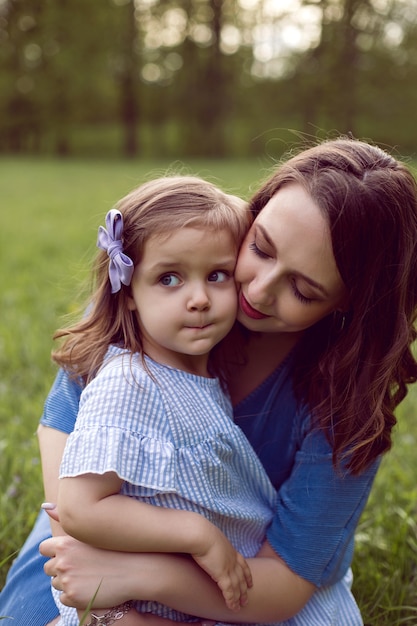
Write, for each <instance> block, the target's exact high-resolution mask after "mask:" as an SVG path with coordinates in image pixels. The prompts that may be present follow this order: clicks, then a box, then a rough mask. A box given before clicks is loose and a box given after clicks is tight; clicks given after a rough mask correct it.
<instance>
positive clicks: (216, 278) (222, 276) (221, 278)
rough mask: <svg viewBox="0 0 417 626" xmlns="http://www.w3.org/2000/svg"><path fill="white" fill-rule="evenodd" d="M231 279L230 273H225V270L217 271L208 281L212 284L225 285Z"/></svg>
mask: <svg viewBox="0 0 417 626" xmlns="http://www.w3.org/2000/svg"><path fill="white" fill-rule="evenodd" d="M229 277H230V274H229V273H228V272H224V271H223V270H216V271H215V272H212V273H211V274H210V275H209V277H208V281H209V282H210V283H224V282H226V280H227V279H228V278H229Z"/></svg>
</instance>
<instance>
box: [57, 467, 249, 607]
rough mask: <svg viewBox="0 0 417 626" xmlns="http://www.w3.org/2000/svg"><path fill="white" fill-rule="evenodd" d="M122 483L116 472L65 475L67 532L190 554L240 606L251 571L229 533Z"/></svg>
mask: <svg viewBox="0 0 417 626" xmlns="http://www.w3.org/2000/svg"><path fill="white" fill-rule="evenodd" d="M122 483H123V481H122V480H121V479H120V478H119V477H118V476H117V474H116V473H115V472H107V473H106V474H102V475H98V474H83V475H81V476H77V477H71V478H63V479H61V481H60V487H59V494H58V511H59V516H60V520H61V524H62V527H63V528H64V530H65V532H67V533H68V534H69V535H71V536H73V537H75V538H76V539H78V540H80V541H82V542H83V543H87V544H90V545H93V546H95V547H98V548H104V549H107V550H116V551H122V552H123V551H126V552H180V553H186V554H190V555H191V556H192V557H193V559H194V560H195V561H196V562H197V563H198V565H200V567H201V568H202V569H203V570H204V571H205V572H206V573H207V574H209V576H210V577H211V578H212V579H213V580H214V581H215V582H216V583H217V585H218V586H219V588H220V589H221V591H222V593H223V597H224V599H225V601H226V604H227V606H228V607H229V609H231V610H238V609H239V607H240V605H241V604H244V603H245V602H246V600H247V589H248V587H249V586H250V585H251V573H250V569H249V567H248V565H247V563H246V561H245V559H244V558H243V556H242V555H241V554H239V553H238V552H237V551H236V550H235V549H234V547H233V546H232V544H231V543H230V542H229V540H228V539H227V538H226V537H225V535H224V534H223V533H222V532H221V531H220V530H219V529H218V528H217V527H216V526H214V525H213V524H212V523H211V522H209V521H208V520H207V519H206V518H205V517H203V516H202V515H199V514H198V513H194V512H191V511H184V510H177V509H169V508H163V507H157V506H153V505H149V504H147V503H144V502H140V501H138V500H135V499H134V498H130V497H127V496H125V495H121V494H119V492H120V489H121V486H122Z"/></svg>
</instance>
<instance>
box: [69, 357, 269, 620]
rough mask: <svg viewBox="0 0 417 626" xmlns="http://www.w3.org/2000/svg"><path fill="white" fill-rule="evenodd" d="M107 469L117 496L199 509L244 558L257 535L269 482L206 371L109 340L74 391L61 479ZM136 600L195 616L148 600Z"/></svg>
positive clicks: (265, 517)
mask: <svg viewBox="0 0 417 626" xmlns="http://www.w3.org/2000/svg"><path fill="white" fill-rule="evenodd" d="M110 471H111V472H116V473H117V474H118V476H119V477H120V478H121V479H122V480H123V481H124V482H123V485H122V489H121V493H123V494H125V495H126V496H130V497H134V498H137V499H139V500H141V501H145V502H147V503H149V504H153V505H155V506H161V507H169V508H176V509H185V510H189V511H195V512H197V513H200V514H201V515H204V516H205V517H206V518H207V519H209V520H210V521H211V522H212V523H213V524H215V525H216V526H217V527H218V528H220V529H221V530H222V531H223V533H224V534H225V535H226V536H227V538H228V539H229V540H230V542H231V543H232V544H233V545H234V546H235V548H236V549H237V550H239V552H241V553H242V554H243V555H244V556H245V557H253V556H255V555H256V554H257V552H258V551H259V549H260V547H261V545H262V542H263V540H264V539H265V535H266V529H267V527H268V525H269V524H270V522H271V520H272V516H273V512H274V508H275V504H276V490H275V489H274V487H273V486H272V484H271V482H270V480H269V478H268V476H267V474H266V472H265V470H264V468H263V466H262V464H261V462H260V461H259V459H258V457H257V455H256V454H255V452H254V450H253V449H252V447H251V445H250V443H249V441H248V440H247V438H246V436H245V435H244V434H243V432H242V430H241V429H240V428H239V427H238V426H237V425H236V424H235V423H234V422H233V412H232V406H231V403H230V400H229V398H228V397H227V396H226V395H225V393H224V392H223V390H222V388H221V385H220V383H219V381H218V380H217V379H216V378H205V377H200V376H196V375H193V374H190V373H187V372H184V371H181V370H176V369H173V368H171V367H167V366H164V365H160V364H159V363H156V362H155V361H153V360H151V359H149V358H147V357H145V361H144V362H143V361H142V358H141V356H140V355H138V354H134V355H131V353H129V352H127V351H126V350H122V349H120V348H117V347H115V346H112V347H111V348H110V349H109V351H108V354H107V357H106V359H105V364H104V366H103V367H102V368H101V370H100V372H99V373H98V375H97V376H96V377H95V378H94V380H93V381H92V382H91V383H90V384H89V385H87V387H86V388H85V390H84V391H83V393H82V395H81V400H80V409H79V414H78V418H77V422H76V425H75V428H74V431H73V433H71V435H70V437H69V439H68V442H67V446H66V449H65V453H64V456H63V460H62V465H61V477H69V476H77V475H81V474H86V473H95V474H103V473H105V472H110ZM120 532H123V528H122V527H121V531H120ZM137 608H138V610H140V611H141V612H152V613H155V614H158V615H160V616H162V617H169V618H171V619H175V620H178V621H179V620H182V621H195V618H193V617H191V616H188V615H184V614H182V613H178V612H176V611H173V610H172V609H169V608H168V607H165V606H163V605H161V604H158V603H155V602H138V603H137Z"/></svg>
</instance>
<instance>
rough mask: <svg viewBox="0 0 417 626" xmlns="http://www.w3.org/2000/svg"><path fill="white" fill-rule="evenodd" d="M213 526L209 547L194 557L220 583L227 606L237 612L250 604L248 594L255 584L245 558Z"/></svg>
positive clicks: (193, 555)
mask: <svg viewBox="0 0 417 626" xmlns="http://www.w3.org/2000/svg"><path fill="white" fill-rule="evenodd" d="M210 526H211V532H210V533H207V535H206V542H205V543H206V545H205V546H204V547H202V549H201V550H199V551H198V552H195V553H193V554H192V555H191V556H192V557H193V559H194V560H195V562H196V563H197V564H198V565H199V566H200V567H201V568H202V569H203V570H204V571H205V572H206V573H207V574H208V575H209V576H210V577H211V578H212V579H213V580H214V581H215V582H216V583H217V585H218V587H219V589H220V590H221V592H222V594H223V598H224V600H225V602H226V606H227V607H228V608H229V609H230V610H232V611H238V610H239V609H240V607H241V606H245V605H246V604H247V602H248V593H247V591H248V589H249V588H250V587H252V584H253V583H252V574H251V571H250V569H249V565H248V564H247V562H246V561H245V559H244V557H243V556H242V555H241V554H240V553H239V552H237V551H236V550H235V548H234V547H233V546H232V544H231V543H230V541H229V540H228V539H226V537H225V536H224V535H223V533H222V532H221V531H220V530H219V529H218V528H216V527H215V526H212V525H210Z"/></svg>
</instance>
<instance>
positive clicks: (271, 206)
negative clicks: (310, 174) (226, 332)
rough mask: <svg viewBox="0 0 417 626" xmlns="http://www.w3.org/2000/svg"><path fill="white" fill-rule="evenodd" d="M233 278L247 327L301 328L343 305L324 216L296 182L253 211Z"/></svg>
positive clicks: (240, 313) (342, 288)
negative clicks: (238, 286)
mask: <svg viewBox="0 0 417 626" xmlns="http://www.w3.org/2000/svg"><path fill="white" fill-rule="evenodd" d="M235 278H236V281H237V282H238V283H240V294H239V311H238V319H239V321H240V322H241V323H242V324H243V325H244V326H245V327H246V328H248V329H249V330H253V331H258V332H300V331H302V330H305V329H306V328H308V327H309V326H312V325H313V324H315V323H316V322H317V321H319V320H320V319H322V318H323V317H325V316H326V315H328V314H329V313H331V312H332V311H335V310H343V309H345V308H346V304H347V293H346V288H345V286H344V284H343V281H342V279H341V277H340V274H339V272H338V269H337V266H336V261H335V259H334V256H333V251H332V243H331V237H330V231H329V227H328V224H327V221H326V219H325V217H324V216H323V214H322V212H321V210H320V209H319V207H318V206H317V204H316V203H315V202H314V201H313V200H312V198H311V197H310V196H309V195H308V193H307V192H306V191H305V190H304V188H303V187H302V186H301V185H299V184H297V183H291V184H288V185H286V186H284V187H282V188H281V189H280V190H279V191H278V192H277V193H276V194H275V195H274V196H273V197H272V198H271V200H270V201H269V202H268V203H267V204H266V205H265V207H264V208H263V209H262V211H261V212H260V213H259V215H258V216H257V218H256V220H255V221H254V223H253V225H252V227H251V229H250V230H249V232H248V234H247V236H246V238H245V241H244V242H243V244H242V247H241V250H240V254H239V258H238V263H237V266H236V271H235Z"/></svg>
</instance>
